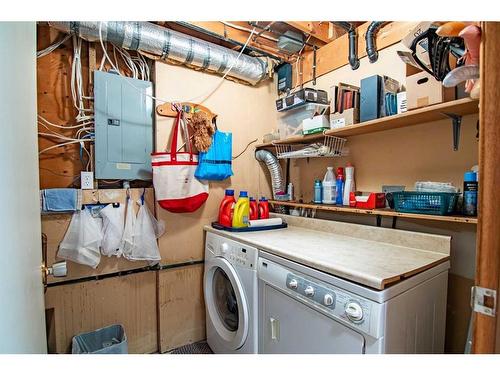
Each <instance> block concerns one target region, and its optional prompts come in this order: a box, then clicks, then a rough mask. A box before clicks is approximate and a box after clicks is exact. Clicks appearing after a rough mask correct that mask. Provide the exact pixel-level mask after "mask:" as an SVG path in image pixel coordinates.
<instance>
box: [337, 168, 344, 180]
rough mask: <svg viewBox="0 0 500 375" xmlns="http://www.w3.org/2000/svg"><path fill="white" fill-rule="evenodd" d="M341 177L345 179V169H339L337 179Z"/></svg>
mask: <svg viewBox="0 0 500 375" xmlns="http://www.w3.org/2000/svg"><path fill="white" fill-rule="evenodd" d="M339 177H344V168H342V167H338V168H337V178H339Z"/></svg>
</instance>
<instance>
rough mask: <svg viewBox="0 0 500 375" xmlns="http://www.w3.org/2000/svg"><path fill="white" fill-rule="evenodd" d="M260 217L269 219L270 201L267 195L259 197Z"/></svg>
mask: <svg viewBox="0 0 500 375" xmlns="http://www.w3.org/2000/svg"><path fill="white" fill-rule="evenodd" d="M259 218H261V219H269V202H268V200H267V199H266V198H265V197H262V198H260V199H259Z"/></svg>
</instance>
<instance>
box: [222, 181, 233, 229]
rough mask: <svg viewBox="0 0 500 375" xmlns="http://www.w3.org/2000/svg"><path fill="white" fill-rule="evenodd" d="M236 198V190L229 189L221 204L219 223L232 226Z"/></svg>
mask: <svg viewBox="0 0 500 375" xmlns="http://www.w3.org/2000/svg"><path fill="white" fill-rule="evenodd" d="M235 203H236V200H235V199H234V190H232V189H227V190H226V192H225V196H224V199H223V200H222V202H221V203H220V206H219V224H221V225H224V226H226V227H230V226H231V225H232V222H233V209H234V205H235Z"/></svg>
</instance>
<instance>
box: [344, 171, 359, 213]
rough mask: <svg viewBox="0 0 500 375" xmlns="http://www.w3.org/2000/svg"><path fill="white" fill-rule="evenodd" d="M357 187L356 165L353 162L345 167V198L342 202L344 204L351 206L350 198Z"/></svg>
mask: <svg viewBox="0 0 500 375" xmlns="http://www.w3.org/2000/svg"><path fill="white" fill-rule="evenodd" d="M355 190H356V188H355V186H354V167H353V166H352V164H351V163H347V164H346V167H345V182H344V191H343V194H342V195H343V199H342V204H343V205H344V206H349V200H350V196H351V191H355Z"/></svg>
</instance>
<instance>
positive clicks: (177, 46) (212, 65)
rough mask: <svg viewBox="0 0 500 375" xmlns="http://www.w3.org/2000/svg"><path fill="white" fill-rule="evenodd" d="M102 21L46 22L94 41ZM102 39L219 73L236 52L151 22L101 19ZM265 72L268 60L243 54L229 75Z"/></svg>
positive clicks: (252, 78) (252, 79)
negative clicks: (103, 20)
mask: <svg viewBox="0 0 500 375" xmlns="http://www.w3.org/2000/svg"><path fill="white" fill-rule="evenodd" d="M100 24H101V22H78V21H73V22H49V25H50V26H52V27H53V28H55V29H57V30H60V31H63V32H66V33H72V34H76V35H78V36H79V37H80V38H82V39H85V40H88V41H91V42H94V41H98V40H99V25H100ZM102 39H103V40H104V41H108V42H111V43H113V44H114V45H115V46H118V47H122V48H125V49H128V50H132V51H142V52H147V53H150V54H153V55H158V56H160V57H161V59H167V58H168V59H172V60H175V61H178V62H180V63H183V64H189V65H193V66H197V67H199V68H201V69H202V70H210V71H212V72H217V73H219V74H221V75H222V74H224V72H225V71H226V70H227V69H228V68H229V67H231V66H232V64H233V63H234V62H235V60H236V58H237V57H238V52H235V51H233V50H230V49H228V48H226V47H221V46H218V45H217V44H213V43H210V42H206V41H204V40H201V39H198V38H194V37H192V36H189V35H185V34H182V33H179V32H176V31H174V30H170V29H167V28H165V27H162V26H158V25H155V24H153V23H151V22H131V21H120V22H111V21H107V22H102ZM266 74H267V63H266V62H265V61H263V60H261V59H259V58H257V57H251V56H247V55H244V54H242V55H241V56H240V58H239V60H238V61H236V63H235V64H234V66H233V68H232V69H231V71H230V72H229V74H228V75H229V76H231V77H234V78H237V79H240V80H242V81H246V82H249V83H251V84H252V85H255V84H256V83H258V82H259V81H261V80H263V79H264V78H265V77H266Z"/></svg>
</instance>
